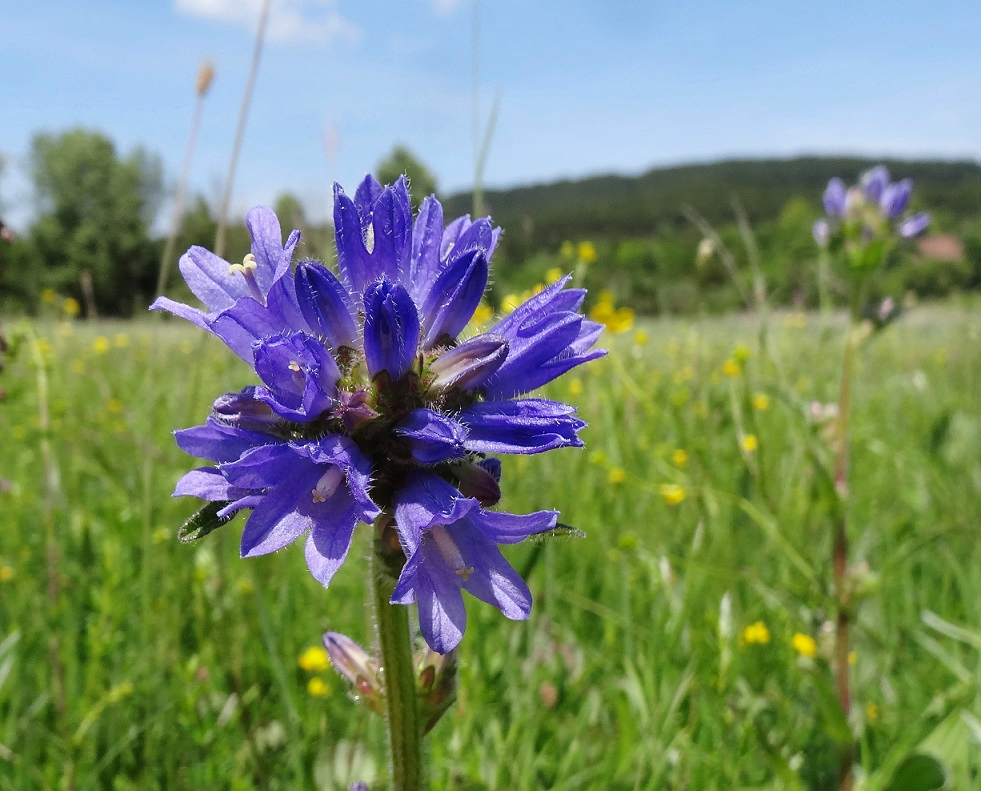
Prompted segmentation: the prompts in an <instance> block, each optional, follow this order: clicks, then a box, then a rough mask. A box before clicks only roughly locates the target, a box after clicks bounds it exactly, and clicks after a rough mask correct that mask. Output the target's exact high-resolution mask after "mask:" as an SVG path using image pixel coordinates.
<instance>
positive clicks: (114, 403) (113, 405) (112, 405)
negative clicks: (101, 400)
mask: <svg viewBox="0 0 981 791" xmlns="http://www.w3.org/2000/svg"><path fill="white" fill-rule="evenodd" d="M122 411H123V402H122V401H120V400H119V399H118V398H110V399H109V400H108V401H106V412H108V413H109V414H110V415H118V414H119V413H120V412H122Z"/></svg>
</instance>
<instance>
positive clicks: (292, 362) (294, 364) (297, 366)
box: [286, 360, 300, 372]
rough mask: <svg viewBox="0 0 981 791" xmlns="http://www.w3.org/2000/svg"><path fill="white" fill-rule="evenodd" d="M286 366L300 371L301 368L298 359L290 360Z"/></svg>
mask: <svg viewBox="0 0 981 791" xmlns="http://www.w3.org/2000/svg"><path fill="white" fill-rule="evenodd" d="M286 367H287V368H289V369H290V370H291V371H297V372H299V370H300V364H299V363H298V362H297V361H296V360H290V364H289V365H287V366H286Z"/></svg>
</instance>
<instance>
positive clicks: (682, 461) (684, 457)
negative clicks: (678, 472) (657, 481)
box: [671, 448, 688, 467]
mask: <svg viewBox="0 0 981 791" xmlns="http://www.w3.org/2000/svg"><path fill="white" fill-rule="evenodd" d="M671 461H672V462H673V463H674V465H675V466H676V467H684V466H685V465H686V464H687V463H688V454H687V453H685V451H684V450H682V449H681V448H678V449H677V450H676V451H675V452H674V453H672V454H671Z"/></svg>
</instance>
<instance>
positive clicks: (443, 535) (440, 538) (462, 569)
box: [429, 525, 476, 582]
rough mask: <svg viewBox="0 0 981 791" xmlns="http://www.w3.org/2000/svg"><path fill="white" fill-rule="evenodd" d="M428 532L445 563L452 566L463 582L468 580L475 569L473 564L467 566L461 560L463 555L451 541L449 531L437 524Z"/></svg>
mask: <svg viewBox="0 0 981 791" xmlns="http://www.w3.org/2000/svg"><path fill="white" fill-rule="evenodd" d="M429 534H430V535H431V536H432V537H433V541H435V542H436V548H437V549H438V550H439V554H440V555H442V556H443V560H445V561H446V563H447V565H449V566H451V567H452V568H453V570H454V571H455V572H456V575H457V576H458V577H460V579H461V580H462V581H463V582H466V581H467V580H469V579H470V577H471V576H472V575H473V573H474V571H476V569H474V567H473V566H468V565H467V564H466V562H465V561H464V560H463V555H461V554H460V548H459V547H458V546H457V545H456V542H455V541H453V537H452V536H451V535H450V533H449V531H448V530H447V529H446V528H445V527H443V526H442V525H437V526H436V527H433V528H432V529H431V530H430V531H429Z"/></svg>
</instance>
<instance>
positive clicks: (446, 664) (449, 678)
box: [416, 648, 457, 733]
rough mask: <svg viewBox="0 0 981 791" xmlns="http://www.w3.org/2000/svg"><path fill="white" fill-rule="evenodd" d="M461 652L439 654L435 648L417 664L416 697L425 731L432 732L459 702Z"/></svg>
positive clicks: (428, 651)
mask: <svg viewBox="0 0 981 791" xmlns="http://www.w3.org/2000/svg"><path fill="white" fill-rule="evenodd" d="M456 669H457V652H456V649H455V648H454V649H453V650H451V651H449V652H448V653H446V654H438V653H436V652H435V651H433V650H432V649H431V648H427V649H426V652H425V653H424V654H423V655H422V656H421V657H420V658H419V660H418V661H417V662H416V698H417V701H418V704H419V713H420V714H421V715H422V721H423V732H424V733H429V731H431V730H432V729H433V727H435V725H436V723H437V722H439V720H440V718H441V717H442V716H443V714H445V713H446V710H447V709H448V708H449V707H450V706H451V705H453V701H455V700H456Z"/></svg>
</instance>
